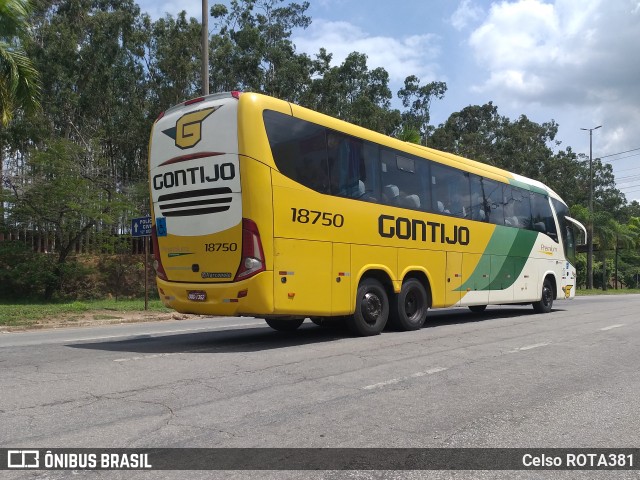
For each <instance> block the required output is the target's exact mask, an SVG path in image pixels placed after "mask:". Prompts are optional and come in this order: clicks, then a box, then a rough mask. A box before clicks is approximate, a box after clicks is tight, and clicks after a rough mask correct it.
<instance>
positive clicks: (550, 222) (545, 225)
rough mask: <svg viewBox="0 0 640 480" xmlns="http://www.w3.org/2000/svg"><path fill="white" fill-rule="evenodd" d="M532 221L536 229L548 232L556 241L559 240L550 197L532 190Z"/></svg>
mask: <svg viewBox="0 0 640 480" xmlns="http://www.w3.org/2000/svg"><path fill="white" fill-rule="evenodd" d="M531 221H532V223H533V229H534V230H536V231H538V232H541V233H546V234H547V235H548V236H549V237H551V238H552V239H553V240H554V241H555V242H558V232H557V230H556V222H555V219H554V218H553V212H552V211H551V205H550V204H549V198H548V197H547V196H546V195H542V194H540V193H536V192H531Z"/></svg>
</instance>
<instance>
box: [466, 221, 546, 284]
mask: <svg viewBox="0 0 640 480" xmlns="http://www.w3.org/2000/svg"><path fill="white" fill-rule="evenodd" d="M537 236H538V234H537V233H536V232H532V231H530V230H524V229H519V230H516V229H515V228H509V227H500V226H498V227H496V229H495V230H494V232H493V235H492V236H491V239H490V240H489V243H488V245H487V248H486V249H485V251H484V253H483V254H482V257H481V258H480V261H479V262H478V265H477V266H476V268H475V270H474V271H473V273H472V274H471V276H470V277H469V278H468V279H467V281H466V282H464V283H463V284H462V285H461V286H460V287H459V288H458V289H457V290H458V291H467V290H468V289H469V290H504V289H505V288H509V287H510V286H511V285H513V283H514V282H515V281H516V279H517V278H518V277H519V276H520V274H521V273H522V270H523V268H524V266H525V264H526V263H527V260H528V258H529V255H530V253H531V249H532V248H533V245H534V244H535V241H536V238H537ZM505 251H507V252H508V253H507V255H504V252H505ZM487 264H489V265H490V274H489V280H487V278H486V277H484V276H483V275H485V272H486V266H487Z"/></svg>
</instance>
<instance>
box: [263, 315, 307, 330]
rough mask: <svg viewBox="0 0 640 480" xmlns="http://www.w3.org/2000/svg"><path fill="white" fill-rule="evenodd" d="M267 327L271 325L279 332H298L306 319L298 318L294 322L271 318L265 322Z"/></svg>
mask: <svg viewBox="0 0 640 480" xmlns="http://www.w3.org/2000/svg"><path fill="white" fill-rule="evenodd" d="M265 322H267V325H269V326H270V327H271V328H273V329H274V330H278V331H279V332H293V331H294V330H296V329H297V328H298V327H299V326H300V325H302V322H304V318H298V319H293V320H285V319H282V318H269V319H267V320H265Z"/></svg>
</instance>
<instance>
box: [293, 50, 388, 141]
mask: <svg viewBox="0 0 640 480" xmlns="http://www.w3.org/2000/svg"><path fill="white" fill-rule="evenodd" d="M331 60H332V55H331V54H329V53H327V52H326V50H325V49H321V50H320V52H319V53H318V54H317V55H316V59H315V60H314V62H313V72H312V74H313V77H314V78H313V80H312V82H311V86H310V88H309V90H308V91H307V92H306V94H305V95H304V96H303V97H302V98H301V104H302V105H304V106H306V107H309V108H311V109H314V110H317V111H319V112H322V113H326V114H327V115H331V116H334V117H337V118H340V119H341V120H345V121H347V122H351V123H355V124H356V125H360V126H362V127H365V128H369V129H371V130H375V131H377V132H381V133H385V134H388V135H390V134H392V133H393V132H394V131H396V130H397V129H398V127H399V125H400V112H399V111H398V110H392V109H391V98H392V94H391V90H390V89H389V74H388V73H387V71H386V70H385V69H384V68H382V67H378V68H375V69H373V70H369V68H368V66H367V56H366V55H365V54H363V53H358V52H352V53H350V54H349V55H348V56H347V58H345V60H344V62H342V64H340V65H338V66H333V67H332V66H331Z"/></svg>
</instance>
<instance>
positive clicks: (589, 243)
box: [580, 125, 602, 290]
mask: <svg viewBox="0 0 640 480" xmlns="http://www.w3.org/2000/svg"><path fill="white" fill-rule="evenodd" d="M600 127H602V125H598V126H597V127H594V128H581V129H580V130H584V131H588V132H589V238H587V290H592V289H593V131H594V130H597V129H599V128H600Z"/></svg>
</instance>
